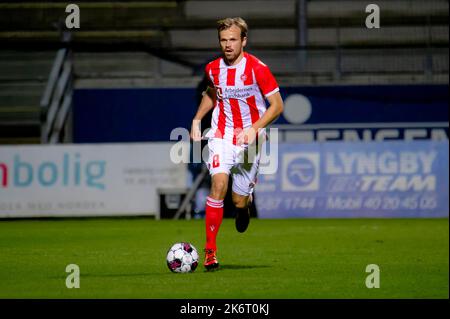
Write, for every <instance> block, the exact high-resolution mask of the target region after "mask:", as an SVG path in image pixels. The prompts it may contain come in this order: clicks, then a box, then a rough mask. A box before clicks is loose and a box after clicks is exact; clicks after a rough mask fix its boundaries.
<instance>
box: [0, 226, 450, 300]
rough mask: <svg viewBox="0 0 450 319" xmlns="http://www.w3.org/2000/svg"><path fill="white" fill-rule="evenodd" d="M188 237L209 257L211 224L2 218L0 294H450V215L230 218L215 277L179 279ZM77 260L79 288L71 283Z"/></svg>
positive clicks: (200, 271)
mask: <svg viewBox="0 0 450 319" xmlns="http://www.w3.org/2000/svg"><path fill="white" fill-rule="evenodd" d="M179 241H188V242H191V243H192V244H194V246H196V248H197V249H198V250H199V253H200V254H201V257H203V253H202V248H203V242H204V221H203V220H191V221H185V220H180V221H172V220H162V221H155V220H152V219H148V218H130V219H123V218H104V219H103V218H98V219H62V220H16V221H1V222H0V298H168V299H180V298H183V299H184V298H188V299H196V298H206V299H209V298H237V299H240V298H257V299H258V298H268V299H277V298H287V299H303V298H308V299H309V298H322V299H323V298H325V299H327V298H338V299H339V298H449V221H448V219H331V220H329V219H290V220H257V219H253V220H252V221H251V223H250V227H249V229H248V230H247V232H245V233H243V234H240V233H238V232H236V230H235V229H234V220H231V219H225V220H224V222H223V224H222V226H221V230H220V233H219V238H218V247H219V251H218V257H219V261H220V263H221V269H220V270H219V271H215V272H205V271H204V270H203V267H202V266H201V265H200V266H199V268H197V270H196V271H195V272H194V273H188V274H174V273H171V272H170V271H169V269H168V268H167V266H166V262H165V256H166V252H167V250H168V249H169V247H170V246H171V245H172V244H173V243H175V242H179ZM202 259H203V258H202ZM201 261H202V260H201ZM68 264H77V265H78V266H79V267H80V288H79V289H68V288H66V286H65V281H66V276H68V275H69V274H68V273H66V272H65V268H66V266H67V265H68ZM368 264H377V265H378V266H379V267H380V288H378V289H377V288H373V289H368V288H367V287H366V286H365V280H366V277H367V276H368V275H369V273H366V272H365V270H366V266H367V265H368Z"/></svg>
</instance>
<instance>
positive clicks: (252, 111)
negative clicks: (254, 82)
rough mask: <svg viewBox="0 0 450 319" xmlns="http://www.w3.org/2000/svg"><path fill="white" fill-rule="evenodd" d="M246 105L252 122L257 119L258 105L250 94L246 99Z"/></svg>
mask: <svg viewBox="0 0 450 319" xmlns="http://www.w3.org/2000/svg"><path fill="white" fill-rule="evenodd" d="M246 100H247V104H248V107H249V109H250V116H251V119H252V124H253V123H255V122H256V121H258V120H259V111H258V107H257V106H256V100H255V96H254V95H252V96H250V97H249V98H247V99H246Z"/></svg>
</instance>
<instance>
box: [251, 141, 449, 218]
mask: <svg viewBox="0 0 450 319" xmlns="http://www.w3.org/2000/svg"><path fill="white" fill-rule="evenodd" d="M448 151H449V148H448V142H447V141H409V142H405V141H384V142H369V143H361V142H355V143H349V142H325V143H310V144H290V143H289V144H287V143H286V144H279V145H278V169H277V171H276V173H275V174H271V175H264V174H260V175H259V176H258V183H257V186H256V189H255V199H256V206H257V209H258V216H259V217H260V218H295V217H308V218H333V217H336V218H343V217H357V218H361V217H392V218H397V217H448V216H449V194H448V189H449V188H448V187H449V176H448V174H449V162H448V160H449V158H448V157H449V155H448Z"/></svg>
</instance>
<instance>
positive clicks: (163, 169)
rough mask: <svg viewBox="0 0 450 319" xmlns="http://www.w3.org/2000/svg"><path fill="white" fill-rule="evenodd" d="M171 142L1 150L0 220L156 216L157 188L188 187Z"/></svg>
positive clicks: (185, 176) (39, 146)
mask: <svg viewBox="0 0 450 319" xmlns="http://www.w3.org/2000/svg"><path fill="white" fill-rule="evenodd" d="M172 146H173V143H129V144H68V145H67V144H66V145H24V146H1V147H0V218H16V217H34V216H36V217H53V216H113V215H157V216H158V210H159V203H158V201H159V198H158V195H157V189H158V188H183V187H186V186H187V166H186V164H183V163H180V164H175V163H173V162H172V161H171V160H170V150H171V148H172Z"/></svg>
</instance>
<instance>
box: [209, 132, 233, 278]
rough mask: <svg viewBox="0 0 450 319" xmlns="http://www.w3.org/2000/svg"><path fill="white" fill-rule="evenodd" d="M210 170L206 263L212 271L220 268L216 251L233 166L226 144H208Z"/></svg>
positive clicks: (212, 142)
mask: <svg viewBox="0 0 450 319" xmlns="http://www.w3.org/2000/svg"><path fill="white" fill-rule="evenodd" d="M208 147H209V159H208V163H207V165H208V168H209V172H210V174H211V192H210V194H209V196H208V197H207V199H206V209H205V230H206V244H205V262H204V266H205V268H206V269H208V270H211V269H215V268H217V267H218V266H219V262H218V260H217V256H216V251H217V245H216V238H217V234H218V232H219V229H220V225H221V224H222V219H223V200H224V198H225V195H226V193H227V188H228V178H229V177H228V176H229V173H230V168H231V166H232V154H231V156H230V154H229V152H227V147H226V144H225V143H224V142H223V141H222V140H216V139H213V140H210V141H209V142H208Z"/></svg>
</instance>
